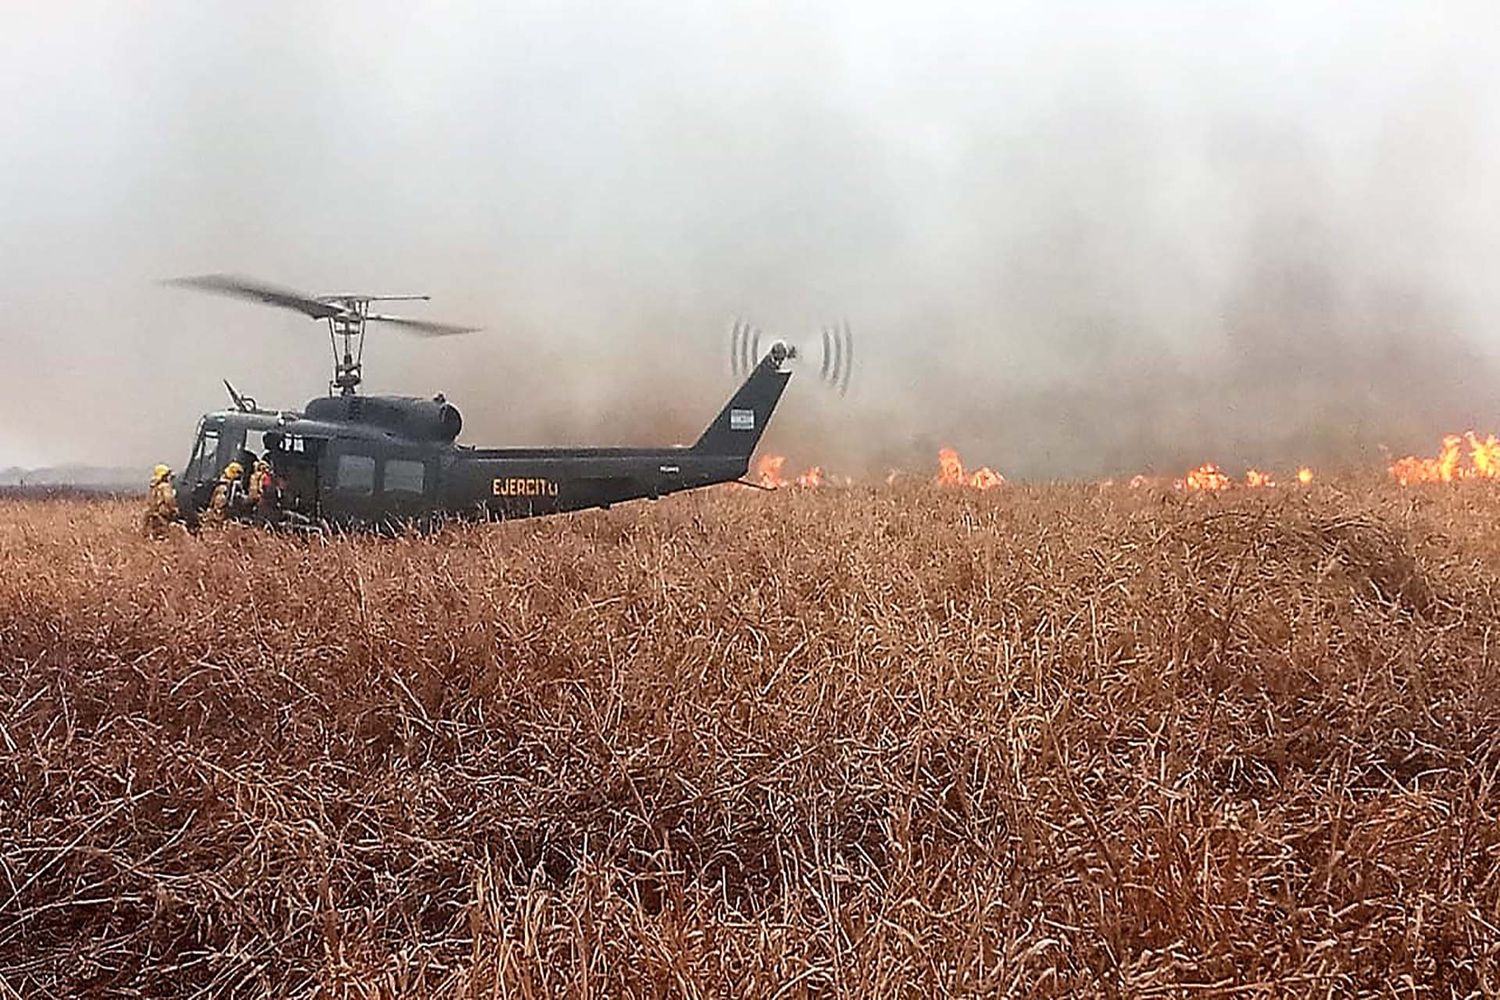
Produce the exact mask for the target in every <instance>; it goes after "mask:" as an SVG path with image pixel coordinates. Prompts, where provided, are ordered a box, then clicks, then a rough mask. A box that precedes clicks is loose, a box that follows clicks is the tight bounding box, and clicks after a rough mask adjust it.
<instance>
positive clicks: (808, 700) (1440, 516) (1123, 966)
mask: <svg viewBox="0 0 1500 1000" xmlns="http://www.w3.org/2000/svg"><path fill="white" fill-rule="evenodd" d="M1497 515H1500V492H1496V491H1495V490H1494V489H1493V488H1491V487H1490V486H1489V485H1488V484H1484V483H1465V484H1462V485H1460V486H1448V487H1436V488H1427V489H1421V490H1411V489H1406V490H1402V489H1400V488H1398V487H1395V486H1392V485H1386V484H1383V483H1374V482H1372V483H1369V484H1349V483H1343V484H1323V485H1319V486H1314V487H1312V488H1309V489H1305V490H1295V491H1294V490H1256V491H1226V492H1223V493H1203V494H1183V493H1176V492H1173V491H1171V490H1169V489H1150V488H1142V489H1137V490H1100V489H1097V488H1091V487H1054V488H1047V489H1033V488H1027V487H1014V486H1013V487H1008V488H1006V489H1004V490H993V491H988V492H978V491H954V490H942V489H935V488H931V487H929V486H926V485H922V486H910V487H899V486H898V487H895V488H883V489H869V488H854V489H848V490H839V491H797V492H795V493H791V494H778V495H775V496H768V495H766V494H762V493H755V492H752V491H748V490H733V491H718V492H715V493H712V494H702V495H696V496H688V497H678V498H673V499H672V500H670V501H663V502H662V503H660V504H657V505H654V506H652V505H642V506H634V507H630V508H623V509H619V510H616V511H612V512H609V513H598V514H588V515H581V516H575V517H571V518H565V519H557V520H550V521H537V522H519V523H515V524H509V525H500V526H495V527H491V528H468V529H460V530H453V531H449V532H445V533H442V534H440V535H438V536H436V537H433V538H429V539H417V538H411V539H399V540H395V541H389V540H387V541H381V540H372V539H363V538H350V539H336V540H333V541H332V542H329V543H326V544H320V543H307V542H303V541H298V540H293V539H284V538H274V537H267V536H263V535H260V534H255V533H252V532H236V533H231V534H227V535H224V536H222V537H214V538H205V539H201V540H197V539H187V538H180V539H177V540H175V541H171V542H167V543H161V544H151V543H148V542H146V541H144V540H142V539H141V538H140V537H139V535H138V528H137V525H138V518H137V511H136V508H135V506H134V505H133V504H128V503H122V502H108V501H95V502H87V501H56V502H37V501H0V560H3V567H4V575H3V578H0V650H3V656H4V661H3V667H0V979H3V984H4V985H8V986H9V987H10V988H12V989H14V990H15V991H18V992H19V993H20V994H22V995H26V996H33V995H49V994H51V995H60V996H71V995H81V994H103V993H107V992H110V991H114V992H119V993H129V992H132V991H137V992H142V993H146V994H149V995H161V996H165V995H191V994H204V995H229V994H257V995H258V994H263V993H273V994H281V993H285V992H308V991H311V990H317V991H322V992H325V993H328V994H332V995H348V996H375V995H403V996H432V997H439V996H441V997H470V996H485V997H489V996H500V995H522V996H525V995H530V996H538V995H551V994H557V993H563V992H572V993H575V994H578V995H626V994H633V995H638V996H660V995H704V996H721V995H733V996H811V995H819V996H827V995H847V996H860V997H865V996H881V997H888V996H908V995H909V996H928V995H935V994H972V995H995V994H1004V993H1011V994H1016V993H1020V994H1026V993H1032V994H1052V995H1073V994H1079V993H1083V994H1112V993H1120V994H1128V995H1163V996H1175V995H1180V994H1182V993H1184V992H1187V991H1189V990H1193V991H1206V992H1209V993H1213V992H1223V993H1228V992H1230V991H1231V989H1234V990H1235V995H1237V996H1255V995H1264V996H1272V995H1284V994H1286V993H1295V994H1312V993H1318V994H1325V995H1326V994H1334V995H1350V994H1355V993H1358V992H1371V993H1386V992H1391V991H1399V992H1401V993H1402V994H1406V993H1411V994H1412V995H1432V996H1439V995H1441V996H1450V995H1466V994H1471V993H1476V992H1478V991H1480V990H1489V991H1494V990H1496V989H1500V964H1497V963H1500V787H1497V776H1500V737H1497V731H1500V730H1497V722H1496V720H1497V719H1500V670H1497V667H1496V665H1495V655H1496V654H1495V652H1494V647H1495V644H1496V635H1497V634H1500V629H1497V626H1500V605H1497V596H1500V547H1497V544H1496V542H1495V540H1494V538H1493V537H1492V526H1493V524H1494V523H1495V521H1496V517H1497ZM0 992H4V991H3V989H0Z"/></svg>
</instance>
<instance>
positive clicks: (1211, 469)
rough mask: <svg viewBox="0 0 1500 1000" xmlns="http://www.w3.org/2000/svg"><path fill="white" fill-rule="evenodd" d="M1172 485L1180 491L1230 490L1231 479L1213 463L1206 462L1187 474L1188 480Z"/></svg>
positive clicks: (1181, 480) (1178, 481) (1180, 480)
mask: <svg viewBox="0 0 1500 1000" xmlns="http://www.w3.org/2000/svg"><path fill="white" fill-rule="evenodd" d="M1172 485H1174V486H1176V487H1177V488H1178V489H1179V490H1209V491H1216V490H1227V489H1229V477H1228V476H1226V475H1224V473H1222V472H1220V471H1219V467H1218V466H1217V465H1215V464H1214V463H1212V462H1204V463H1203V464H1202V465H1200V466H1198V468H1196V469H1194V470H1193V471H1191V472H1189V473H1188V474H1187V478H1185V479H1179V480H1177V481H1176V482H1175V483H1173V484H1172Z"/></svg>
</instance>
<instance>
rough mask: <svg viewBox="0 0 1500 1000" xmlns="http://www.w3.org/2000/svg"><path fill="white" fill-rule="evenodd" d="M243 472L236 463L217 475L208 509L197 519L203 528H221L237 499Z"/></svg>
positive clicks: (243, 469) (232, 463)
mask: <svg viewBox="0 0 1500 1000" xmlns="http://www.w3.org/2000/svg"><path fill="white" fill-rule="evenodd" d="M244 472H245V468H244V466H242V465H240V463H238V462H230V463H229V464H228V465H226V466H224V471H223V473H221V474H220V475H219V481H218V482H217V483H215V484H214V493H213V496H212V497H210V498H209V501H208V509H207V510H205V511H204V512H203V513H202V515H200V516H199V518H198V524H199V526H200V527H204V528H222V527H223V526H224V522H225V521H226V520H228V518H229V514H230V513H231V511H232V510H233V509H234V507H235V503H236V501H237V500H238V499H239V491H240V476H242V475H243V474H244Z"/></svg>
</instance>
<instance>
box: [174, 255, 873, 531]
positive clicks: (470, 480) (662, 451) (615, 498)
mask: <svg viewBox="0 0 1500 1000" xmlns="http://www.w3.org/2000/svg"><path fill="white" fill-rule="evenodd" d="M166 284H169V285H173V286H177V287H181V288H187V289H191V290H194V291H201V292H210V293H214V294H218V295H228V296H232V297H236V298H241V299H247V300H250V301H253V302H259V303H262V304H265V305H270V306H274V307H278V308H282V309H289V310H293V311H295V312H299V313H301V314H303V315H304V316H307V317H309V318H311V319H313V320H319V321H322V322H324V323H325V324H326V325H327V329H328V338H329V346H330V348H331V350H332V354H333V378H332V379H330V380H329V383H328V395H327V396H323V397H319V398H316V399H313V400H311V401H309V402H308V403H307V405H306V406H304V407H303V408H302V409H301V410H273V409H266V408H263V407H261V406H260V405H259V404H258V403H257V402H256V400H255V399H254V398H252V397H250V396H245V395H242V394H241V393H239V392H238V391H237V390H236V389H235V388H234V386H233V385H231V384H230V382H229V381H228V380H227V379H225V380H224V386H225V388H226V389H227V390H228V392H229V397H230V400H231V402H232V404H233V406H232V408H228V409H223V410H217V411H214V412H211V413H206V414H204V415H203V416H202V418H201V419H200V420H199V422H198V429H197V432H196V435H195V436H194V440H193V447H192V453H191V457H190V458H189V459H188V462H187V464H186V465H185V466H184V467H183V469H182V471H181V473H180V474H179V475H178V476H177V477H176V479H175V482H174V485H175V486H176V488H177V491H178V496H179V503H180V507H181V512H182V516H183V519H184V521H185V522H186V523H187V525H188V527H189V528H192V529H196V528H197V526H198V523H199V519H200V516H201V514H202V513H203V511H204V510H205V509H206V508H207V507H208V505H209V503H210V501H211V498H212V496H213V492H214V488H215V486H216V484H217V483H218V481H219V478H220V476H221V474H222V471H223V470H224V469H225V468H226V467H227V466H228V465H229V464H230V463H231V462H238V463H239V464H240V465H241V467H242V468H243V469H244V470H245V471H246V472H247V473H248V472H249V470H250V469H251V468H252V464H253V463H254V462H255V461H256V460H257V459H264V460H265V461H266V462H267V463H268V464H269V466H270V469H271V472H272V477H273V482H274V484H275V488H274V490H272V491H271V492H272V495H273V498H274V499H273V501H272V502H270V503H267V502H264V501H263V502H262V503H261V504H260V505H259V506H258V508H257V509H255V510H250V509H247V506H248V505H246V504H244V503H240V504H237V505H232V507H231V511H230V516H232V517H236V518H237V519H242V520H255V521H258V522H261V523H266V524H269V525H273V526H280V527H290V528H301V529H311V530H322V529H324V528H334V529H373V530H391V529H399V528H402V527H415V528H417V529H419V530H420V529H426V530H430V529H432V528H434V527H436V526H438V525H440V524H442V523H443V522H446V521H450V520H477V521H491V520H508V519H512V518H525V517H535V516H539V515H547V514H559V513H564V512H567V511H576V510H582V509H586V508H608V507H610V506H611V505H612V504H616V503H621V502H625V501H629V500H639V499H648V498H649V499H653V500H654V499H656V498H658V497H662V496H665V495H667V494H671V493H677V492H681V491H683V490H691V489H698V488H701V487H705V486H712V485H716V484H719V483H731V482H741V483H744V484H745V485H749V486H757V485H759V484H756V483H753V482H749V481H747V480H745V479H744V476H745V475H746V473H747V472H748V471H749V464H750V457H751V454H752V453H753V452H754V450H755V447H756V445H757V444H758V443H759V442H760V439H761V435H762V434H764V433H765V430H766V425H767V424H768V423H769V422H770V419H771V415H772V413H773V412H774V411H775V409H776V404H777V403H778V402H779V401H780V399H781V394H782V391H783V390H784V389H785V388H786V385H787V381H788V380H789V379H790V377H791V371H790V370H789V367H788V363H789V362H790V361H792V360H793V359H795V358H796V357H797V355H798V352H797V350H796V348H795V347H794V346H788V345H787V344H786V343H785V342H783V341H781V340H776V341H774V342H772V343H771V344H770V345H769V348H768V349H767V350H766V352H765V353H764V354H761V353H760V332H759V331H758V330H755V329H753V328H752V327H750V326H748V325H747V324H742V323H740V322H738V321H737V322H736V323H735V324H734V328H733V330H732V333H731V362H732V367H733V370H734V371H735V373H736V374H737V375H739V376H742V377H743V381H742V382H741V384H740V385H739V388H738V389H736V390H735V392H734V394H733V395H732V396H731V397H730V398H729V401H728V402H727V403H725V404H724V407H723V409H721V410H720V411H719V413H718V415H717V416H715V417H714V418H713V420H712V421H710V422H709V424H708V426H707V427H706V428H705V429H704V431H703V433H702V434H701V435H700V436H699V437H698V439H697V441H696V442H695V443H694V444H692V445H690V446H683V445H677V446H672V447H657V448H620V447H585V448H573V447H565V448H536V447H500V448H485V447H476V446H474V445H469V444H460V443H458V440H457V439H458V435H459V433H460V432H461V431H462V429H463V418H462V416H461V415H460V414H459V411H458V408H457V407H455V406H454V405H453V403H451V402H449V401H448V399H447V398H446V397H445V396H444V395H442V394H441V393H439V394H437V395H434V396H431V397H415V396H391V395H363V394H361V393H359V392H358V391H357V390H358V388H359V386H360V384H361V382H362V381H363V359H364V344H365V331H366V328H367V326H368V325H369V324H372V323H378V324H384V325H387V326H391V327H393V328H396V329H400V330H403V331H405V332H408V333H412V334H416V335H419V336H425V337H444V336H454V335H460V334H467V333H473V332H477V331H476V328H474V327H466V326H458V325H453V324H448V323H438V322H433V321H429V320H420V319H410V318H406V317H400V316H389V315H385V314H383V313H379V312H372V311H371V307H372V305H376V304H377V303H384V302H411V301H427V300H428V299H429V296H427V295H413V294H407V295H375V294H364V293H336V294H328V295H309V294H304V293H302V292H298V291H294V290H291V289H287V288H282V287H278V286H275V285H270V284H267V283H264V282H261V281H258V280H253V279H248V278H243V277H238V276H234V275H223V274H211V275H202V276H198V277H189V278H177V279H173V280H171V281H169V282H166ZM378 308H384V307H383V306H381V307H378ZM822 340H823V364H822V367H821V371H820V375H821V377H822V380H823V381H825V382H827V383H828V384H830V385H832V386H833V387H834V388H835V389H837V390H839V391H841V392H844V391H847V389H848V382H849V366H850V362H851V361H852V358H853V351H852V348H853V341H852V335H851V334H850V332H849V328H848V324H847V322H845V323H844V325H843V327H842V328H840V327H833V328H829V329H824V330H823V337H822Z"/></svg>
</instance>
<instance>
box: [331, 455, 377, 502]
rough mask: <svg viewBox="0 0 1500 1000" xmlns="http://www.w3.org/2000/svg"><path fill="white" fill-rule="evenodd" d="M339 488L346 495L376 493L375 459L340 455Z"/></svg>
mask: <svg viewBox="0 0 1500 1000" xmlns="http://www.w3.org/2000/svg"><path fill="white" fill-rule="evenodd" d="M338 488H339V489H341V490H343V491H345V492H346V493H364V494H367V495H368V494H370V493H373V492H375V459H373V458H371V457H370V456H369V455H340V456H339V478H338Z"/></svg>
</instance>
